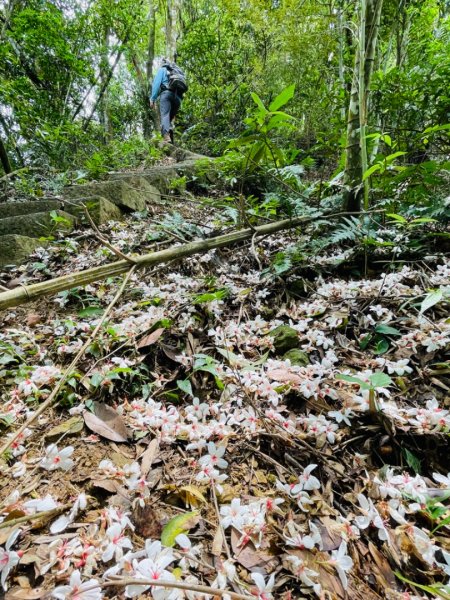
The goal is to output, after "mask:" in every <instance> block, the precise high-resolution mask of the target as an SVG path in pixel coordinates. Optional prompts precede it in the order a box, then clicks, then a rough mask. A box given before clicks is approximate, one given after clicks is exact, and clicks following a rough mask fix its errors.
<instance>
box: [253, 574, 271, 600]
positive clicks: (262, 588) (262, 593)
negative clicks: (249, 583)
mask: <svg viewBox="0 0 450 600" xmlns="http://www.w3.org/2000/svg"><path fill="white" fill-rule="evenodd" d="M251 578H252V579H253V581H254V582H255V584H256V587H257V589H256V590H255V592H254V593H253V594H252V595H254V596H255V597H256V598H258V600H271V599H272V598H273V596H272V594H271V592H272V589H273V586H274V583H275V574H274V573H272V575H271V576H270V579H269V581H268V582H267V583H266V582H265V581H264V577H263V576H262V575H261V574H260V573H252V574H251Z"/></svg>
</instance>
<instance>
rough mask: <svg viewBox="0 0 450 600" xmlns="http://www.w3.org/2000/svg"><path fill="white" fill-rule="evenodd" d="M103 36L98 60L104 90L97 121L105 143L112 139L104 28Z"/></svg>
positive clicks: (106, 38)
mask: <svg viewBox="0 0 450 600" xmlns="http://www.w3.org/2000/svg"><path fill="white" fill-rule="evenodd" d="M103 33H104V35H103V47H102V50H101V59H100V88H101V89H103V88H104V90H105V91H104V93H103V95H102V97H101V100H100V102H99V120H100V124H101V125H102V126H103V140H104V142H105V143H107V142H109V141H111V139H112V137H113V131H112V125H111V118H110V110H109V94H108V85H107V84H106V81H107V78H108V75H109V36H110V30H109V27H108V26H106V27H105V30H104V32H103ZM105 84H106V85H105Z"/></svg>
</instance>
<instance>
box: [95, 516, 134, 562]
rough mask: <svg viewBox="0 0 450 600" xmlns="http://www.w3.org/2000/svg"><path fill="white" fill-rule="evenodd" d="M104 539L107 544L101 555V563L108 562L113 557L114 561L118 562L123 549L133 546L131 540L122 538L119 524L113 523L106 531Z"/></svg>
mask: <svg viewBox="0 0 450 600" xmlns="http://www.w3.org/2000/svg"><path fill="white" fill-rule="evenodd" d="M106 537H107V538H108V540H109V542H108V543H107V546H106V549H105V551H104V552H103V554H102V561H103V562H108V561H109V560H111V559H112V558H113V556H114V558H115V560H120V559H121V558H122V556H123V548H128V549H131V548H132V547H133V544H132V543H131V540H130V539H128V538H127V537H125V536H124V534H123V532H122V528H121V527H120V525H119V523H114V525H111V527H108V529H107V530H106Z"/></svg>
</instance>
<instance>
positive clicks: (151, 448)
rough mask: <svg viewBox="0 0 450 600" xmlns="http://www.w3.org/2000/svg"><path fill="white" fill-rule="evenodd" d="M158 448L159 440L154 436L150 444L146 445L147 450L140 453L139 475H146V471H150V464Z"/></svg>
mask: <svg viewBox="0 0 450 600" xmlns="http://www.w3.org/2000/svg"><path fill="white" fill-rule="evenodd" d="M158 450H159V442H158V440H157V438H154V439H153V440H152V441H151V442H150V444H149V445H148V448H147V450H146V451H145V452H144V454H143V455H142V462H141V475H142V477H144V478H145V477H147V475H148V472H149V471H150V469H151V467H152V464H153V462H154V460H155V458H156V456H157V454H158Z"/></svg>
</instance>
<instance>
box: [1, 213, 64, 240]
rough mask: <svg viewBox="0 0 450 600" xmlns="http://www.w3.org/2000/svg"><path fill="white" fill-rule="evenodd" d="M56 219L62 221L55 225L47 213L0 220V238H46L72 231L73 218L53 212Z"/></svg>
mask: <svg viewBox="0 0 450 600" xmlns="http://www.w3.org/2000/svg"><path fill="white" fill-rule="evenodd" d="M55 212H56V214H57V216H58V217H63V218H64V221H63V222H60V223H55V221H54V220H53V218H52V216H51V214H50V213H49V212H38V213H33V214H30V215H18V216H17V217H7V218H6V219H1V220H0V236H4V235H8V234H18V235H24V236H27V237H32V238H33V237H34V238H39V237H47V236H49V235H52V234H53V233H54V232H55V231H57V230H61V229H64V230H66V231H70V230H71V229H73V226H74V222H75V217H74V216H73V215H69V213H66V212H64V211H62V210H57V211H55Z"/></svg>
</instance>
